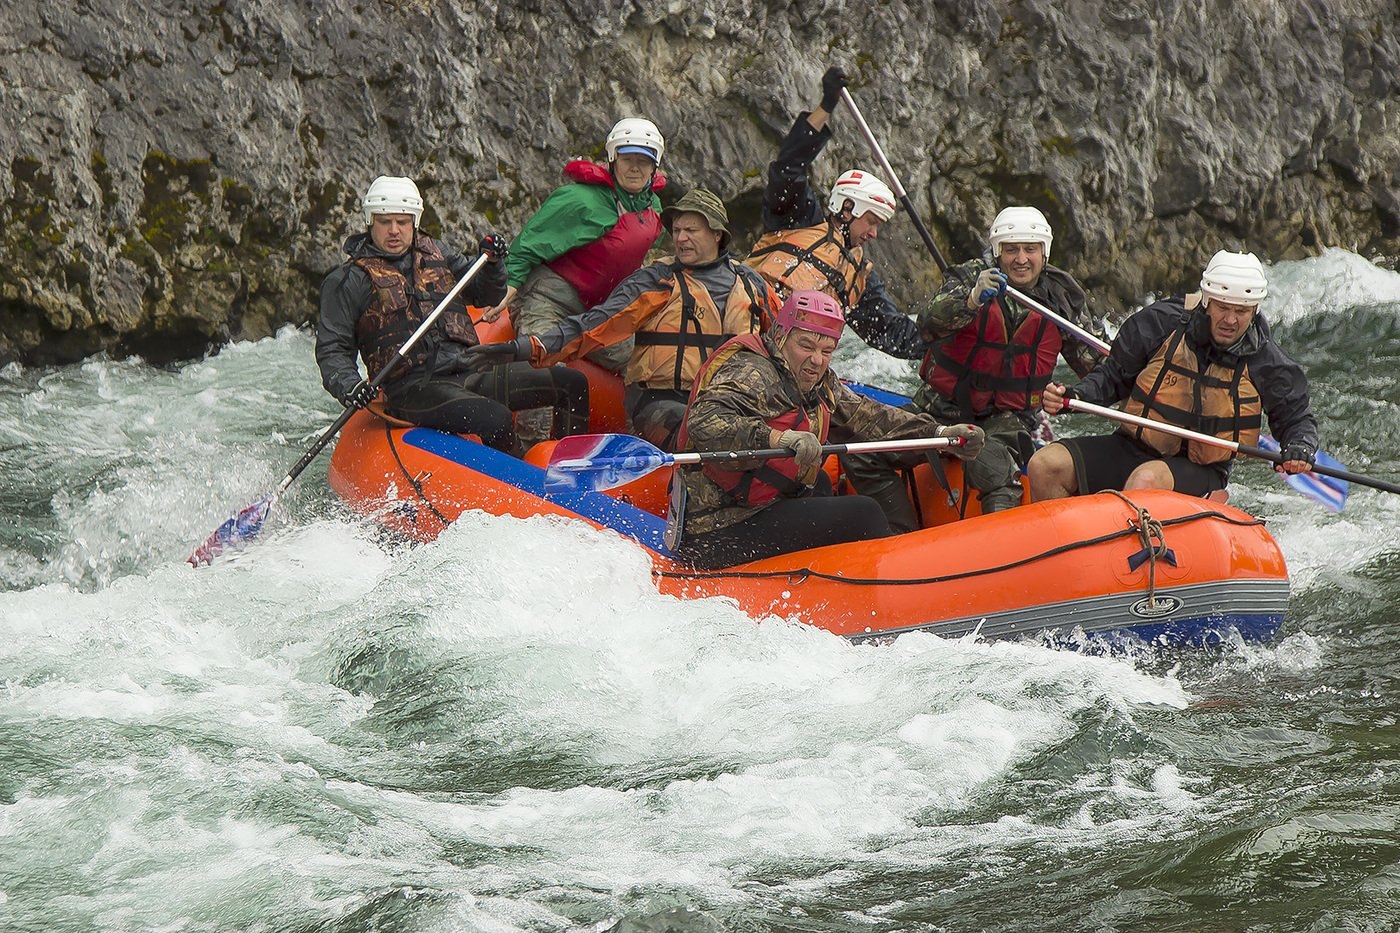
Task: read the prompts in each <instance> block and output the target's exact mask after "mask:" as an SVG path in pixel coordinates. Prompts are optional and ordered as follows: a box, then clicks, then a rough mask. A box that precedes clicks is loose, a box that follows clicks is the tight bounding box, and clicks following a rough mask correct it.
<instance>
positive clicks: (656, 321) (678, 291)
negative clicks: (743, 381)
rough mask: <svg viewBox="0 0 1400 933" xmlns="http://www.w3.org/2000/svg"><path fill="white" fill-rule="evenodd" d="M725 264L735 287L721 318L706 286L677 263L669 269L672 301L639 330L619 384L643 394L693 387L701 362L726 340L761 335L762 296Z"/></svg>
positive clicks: (742, 273)
mask: <svg viewBox="0 0 1400 933" xmlns="http://www.w3.org/2000/svg"><path fill="white" fill-rule="evenodd" d="M727 262H728V263H729V265H730V267H731V268H732V269H733V271H734V278H735V282H734V287H733V288H731V289H730V290H729V300H728V301H726V302H725V305H724V312H723V313H722V314H721V313H720V311H719V309H718V308H716V307H715V300H714V299H713V298H712V297H710V293H709V292H708V291H706V290H705V286H704V285H702V284H700V282H699V281H697V280H696V279H695V278H693V277H692V276H691V274H690V272H689V270H687V269H686V268H685V267H684V266H682V265H681V264H680V263H679V262H672V263H671V273H672V278H671V282H672V285H671V298H670V300H669V301H668V302H667V303H666V306H665V307H664V308H662V309H661V310H660V311H659V312H657V313H656V314H654V315H652V316H651V317H650V318H648V319H647V321H646V322H645V323H644V324H643V325H642V326H641V327H640V328H638V330H637V333H636V345H635V346H636V349H635V350H634V351H633V353H632V358H631V359H630V360H628V361H627V367H626V369H624V370H623V381H624V382H626V383H627V384H628V385H629V386H630V385H640V386H642V387H643V388H646V389H673V390H684V389H685V388H686V387H688V386H689V385H690V384H691V383H693V382H694V381H695V377H696V375H697V374H698V373H699V372H700V368H701V364H702V363H704V362H705V358H706V357H707V356H709V355H710V354H711V353H713V352H714V351H715V350H718V349H719V347H720V345H721V344H723V343H724V342H725V341H726V340H728V339H729V338H730V337H735V336H738V335H739V334H756V333H760V332H762V330H763V328H764V327H765V326H766V323H767V322H766V321H765V320H764V312H765V310H766V308H767V302H766V301H765V299H764V297H763V295H766V291H765V292H764V293H763V294H760V293H759V291H758V288H759V286H757V285H756V284H755V283H754V282H753V281H752V280H750V279H749V278H748V276H746V275H745V273H746V272H747V271H748V270H747V269H745V268H744V266H743V265H742V264H740V263H738V262H735V261H734V260H732V259H730V260H727ZM663 284H664V280H663Z"/></svg>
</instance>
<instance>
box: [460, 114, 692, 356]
mask: <svg viewBox="0 0 1400 933" xmlns="http://www.w3.org/2000/svg"><path fill="white" fill-rule="evenodd" d="M604 148H605V149H606V150H607V154H608V162H607V165H600V164H599V163H597V162H593V161H590V160H586V159H574V160H573V161H571V162H569V163H568V164H567V165H565V166H564V177H565V179H567V181H568V182H569V183H567V184H565V185H563V186H561V187H559V188H556V189H554V191H553V193H551V194H550V196H549V197H548V198H546V199H545V201H544V204H542V205H540V209H539V210H537V211H535V213H534V214H533V215H531V217H530V219H529V220H527V221H525V226H523V227H521V228H520V233H519V235H517V236H516V237H515V240H514V242H512V243H511V249H510V259H509V260H508V261H507V262H506V297H505V300H503V301H502V302H501V303H500V304H498V305H496V307H494V308H492V309H490V310H489V311H487V312H486V320H488V321H494V320H495V319H496V318H497V317H499V316H500V314H501V312H502V311H504V310H505V309H506V308H507V307H509V308H510V313H511V323H512V324H513V325H514V326H515V332H516V334H517V335H526V334H542V333H544V332H545V331H548V330H549V329H550V328H552V327H553V326H554V325H555V324H557V323H559V322H560V321H562V320H564V319H565V318H567V317H569V316H570V315H573V314H582V313H583V312H584V311H587V310H588V309H589V308H592V307H594V306H596V305H600V304H602V303H603V300H604V299H606V298H607V297H608V295H609V294H611V292H612V290H613V289H614V288H616V287H617V285H618V283H619V282H621V281H622V280H623V279H625V278H627V276H629V275H631V274H632V273H633V272H636V271H637V270H638V269H640V268H641V267H642V262H643V261H644V260H645V259H646V256H647V252H648V251H649V250H651V248H652V247H653V246H654V245H655V244H656V241H657V240H658V239H660V238H661V232H662V231H661V201H660V200H659V199H658V198H657V196H656V192H658V191H660V190H661V189H662V188H663V187H665V184H666V179H665V178H664V177H663V176H662V175H661V174H660V173H659V172H658V168H659V167H660V165H661V157H662V155H663V154H664V153H665V151H666V140H665V139H663V138H662V136H661V131H660V130H658V129H657V128H656V124H655V123H652V122H651V121H650V120H644V119H641V118H640V117H627V118H625V119H622V120H619V121H618V122H617V124H616V125H615V126H613V128H612V130H611V132H609V133H608V136H607V139H606V140H605V141H604ZM631 356H632V341H631V340H630V339H628V340H624V341H621V342H620V343H617V344H614V345H613V346H610V347H604V348H602V349H599V350H595V351H594V352H593V353H591V354H589V356H588V359H589V360H591V361H593V362H594V363H597V364H598V365H599V366H602V367H603V368H604V369H607V370H610V371H612V372H620V371H621V370H622V367H623V366H625V365H626V364H627V360H628V359H629V358H631Z"/></svg>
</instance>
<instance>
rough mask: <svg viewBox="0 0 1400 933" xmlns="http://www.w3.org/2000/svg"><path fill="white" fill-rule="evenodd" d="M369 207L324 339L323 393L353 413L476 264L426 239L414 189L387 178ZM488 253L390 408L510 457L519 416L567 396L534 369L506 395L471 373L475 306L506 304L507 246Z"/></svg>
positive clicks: (335, 287)
mask: <svg viewBox="0 0 1400 933" xmlns="http://www.w3.org/2000/svg"><path fill="white" fill-rule="evenodd" d="M361 207H362V209H363V212H364V219H365V224H366V226H367V229H366V230H365V231H364V232H363V233H357V234H355V235H354V236H351V237H350V238H349V239H347V240H346V241H345V252H346V254H347V259H346V261H345V262H344V263H343V264H342V265H340V266H338V267H336V268H335V269H333V270H331V272H330V274H328V275H327V276H326V278H325V280H324V281H323V282H322V283H321V315H320V321H319V325H318V327H317V331H316V363H317V365H318V366H319V367H320V369H321V383H322V385H324V386H325V388H326V391H328V392H329V393H331V395H333V396H335V397H336V399H337V400H339V401H340V403H341V404H342V405H345V406H346V407H353V408H363V407H365V406H366V405H368V404H369V403H370V401H372V398H371V395H370V391H369V380H370V379H373V378H374V377H375V376H376V375H377V374H378V373H379V371H380V370H381V369H383V368H385V367H386V366H388V365H389V363H390V361H391V360H393V359H394V357H395V356H396V354H397V352H398V349H399V348H400V347H401V346H402V345H403V344H404V343H405V342H406V341H407V340H408V338H409V336H411V335H412V334H413V332H414V331H415V330H417V329H418V327H419V325H420V324H422V323H423V320H424V319H425V318H426V317H427V316H428V315H429V314H431V313H432V311H433V309H434V308H436V307H437V305H438V303H439V302H441V300H442V298H443V296H445V295H446V294H447V293H448V292H449V291H450V290H451V289H452V287H453V285H455V284H456V282H457V280H458V278H460V277H461V275H462V274H463V273H465V272H466V270H467V269H468V267H470V266H471V264H472V262H473V261H474V260H475V257H474V256H472V257H468V256H463V255H461V254H459V253H456V252H453V251H450V250H445V249H443V248H442V247H441V246H440V245H439V244H438V243H436V242H435V241H433V239H432V238H430V237H428V236H427V235H426V234H424V233H423V232H422V231H421V230H419V229H418V224H419V221H420V220H421V218H422V216H423V198H422V196H421V195H420V194H419V192H418V186H417V185H415V184H414V183H413V180H412V179H409V178H402V177H394V176H387V175H381V176H379V177H378V178H376V179H375V180H374V182H373V183H372V184H371V185H370V186H369V190H368V191H366V192H365V196H364V199H363V201H362V202H361ZM480 249H481V251H482V252H483V253H486V254H488V255H489V256H490V257H491V258H492V260H493V261H492V262H490V263H488V264H487V265H486V266H485V267H484V268H483V269H482V270H481V271H480V272H479V273H478V274H477V275H476V277H475V278H473V279H472V281H471V282H470V283H468V284H467V285H466V286H465V287H464V288H463V289H462V291H461V292H460V293H459V294H460V297H459V298H458V299H457V300H456V301H455V302H454V303H453V304H452V305H450V306H448V308H447V309H446V310H444V311H443V313H442V314H441V315H440V316H439V317H438V319H437V321H436V322H435V323H434V325H433V327H432V329H431V330H430V331H429V332H428V333H427V334H425V335H424V336H423V337H422V338H421V339H420V340H419V341H418V342H417V343H416V344H414V346H413V348H412V349H411V350H410V351H409V353H408V356H407V358H406V359H405V360H404V361H403V362H402V363H399V364H398V366H397V367H396V368H395V370H394V374H393V375H392V376H391V377H390V378H389V381H388V382H386V383H385V384H384V386H383V388H384V393H385V396H386V397H387V405H386V408H387V410H388V411H389V413H390V414H392V415H394V416H395V417H398V418H402V419H403V420H405V421H411V422H413V423H415V424H421V425H424V426H425V427H431V428H437V429H439V430H442V431H451V432H456V433H459V434H476V435H479V436H480V437H481V439H482V440H483V441H484V442H485V443H487V444H489V445H491V446H492V447H496V448H498V449H501V450H509V449H510V448H511V447H512V445H513V443H514V440H515V432H514V428H513V425H512V422H511V408H512V407H515V408H521V407H532V406H533V405H545V404H552V403H554V402H555V401H556V400H557V399H558V398H559V397H560V396H561V395H562V393H561V392H560V391H559V390H557V389H556V388H555V387H554V385H553V383H552V381H551V380H550V379H549V378H548V376H547V374H546V375H545V376H544V377H543V378H542V377H541V375H540V374H536V373H534V372H533V371H532V370H530V369H529V368H528V367H522V369H523V370H524V371H525V372H524V374H523V377H522V380H521V381H520V382H518V383H517V384H516V385H515V386H514V387H513V388H512V389H511V390H510V391H509V392H505V391H502V390H501V381H500V380H499V379H494V378H492V379H488V378H486V377H483V376H480V375H477V374H474V373H469V372H468V371H467V367H465V366H464V365H463V362H462V354H463V353H464V352H465V351H466V350H467V349H468V348H469V347H472V346H474V345H475V344H476V343H477V336H476V329H475V327H474V325H473V323H472V319H471V316H470V315H469V314H468V312H467V306H468V305H476V306H490V305H493V304H495V303H496V302H498V301H500V300H501V297H502V295H504V294H505V270H504V262H503V260H504V259H505V258H506V255H507V248H506V241H505V240H504V238H502V237H500V236H497V235H496V234H489V235H487V236H485V237H483V238H482V239H481V243H480ZM357 356H358V357H360V358H362V359H363V360H364V363H365V367H366V369H367V370H368V377H367V378H362V377H361V376H360V370H359V366H358V364H357V362H356V357H357ZM574 375H576V376H578V377H579V378H580V379H583V377H582V375H581V374H574ZM584 381H585V383H586V380H584ZM585 391H586V389H585ZM503 403H504V404H503ZM585 417H586V413H585Z"/></svg>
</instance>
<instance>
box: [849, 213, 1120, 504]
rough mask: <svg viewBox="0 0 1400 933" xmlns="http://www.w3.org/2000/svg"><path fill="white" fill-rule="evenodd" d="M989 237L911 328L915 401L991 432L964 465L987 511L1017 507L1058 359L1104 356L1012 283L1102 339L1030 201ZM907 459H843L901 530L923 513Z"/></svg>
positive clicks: (1077, 366) (1085, 364) (1002, 219)
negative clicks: (1026, 301)
mask: <svg viewBox="0 0 1400 933" xmlns="http://www.w3.org/2000/svg"><path fill="white" fill-rule="evenodd" d="M987 241H988V246H989V249H988V252H987V254H986V255H984V256H981V257H978V258H976V259H971V260H969V261H967V262H965V263H962V264H961V265H957V266H953V267H952V268H950V269H949V270H948V272H947V274H946V276H945V277H944V281H943V285H942V286H941V287H940V288H939V290H938V292H937V294H936V295H934V297H933V300H932V301H931V302H929V304H928V305H927V306H926V307H924V308H922V309H921V310H920V311H919V314H918V318H917V324H915V325H913V326H914V327H915V328H916V329H917V330H918V332H919V338H920V341H921V343H922V346H923V348H924V349H923V353H922V355H923V366H922V367H921V368H920V370H919V375H920V377H921V378H922V379H923V385H921V386H920V387H919V392H918V393H917V395H916V397H915V400H914V407H915V408H917V409H918V410H920V411H925V412H928V413H929V414H931V415H933V416H934V417H935V418H938V419H939V420H940V421H957V420H965V421H970V422H972V423H973V424H976V425H978V426H980V427H981V428H982V429H983V430H985V431H986V432H987V445H986V447H984V448H983V450H982V455H981V456H980V457H978V458H977V459H976V460H975V461H973V462H971V463H968V464H966V465H965V467H964V472H963V475H964V477H966V480H967V483H968V485H969V486H971V488H972V489H973V490H975V491H976V493H977V496H978V498H979V500H980V504H981V507H982V512H983V513H990V512H999V511H1003V510H1005V509H1009V508H1013V507H1015V506H1017V505H1020V504H1021V498H1022V492H1021V486H1020V483H1019V481H1018V475H1019V473H1020V470H1021V465H1022V462H1023V461H1024V460H1025V459H1026V457H1028V456H1029V447H1030V434H1031V432H1033V431H1034V430H1035V428H1036V409H1038V408H1039V407H1040V393H1041V390H1042V389H1043V388H1044V387H1045V385H1046V383H1048V382H1049V381H1050V378H1051V375H1052V374H1053V373H1054V369H1055V364H1056V361H1057V360H1058V359H1059V358H1060V357H1063V358H1064V360H1065V362H1067V363H1068V364H1069V366H1070V368H1071V369H1073V370H1074V371H1075V372H1076V373H1078V374H1079V375H1081V376H1082V375H1084V374H1085V373H1087V372H1089V371H1090V370H1091V369H1092V368H1093V367H1094V365H1095V364H1096V363H1097V362H1098V359H1099V355H1098V351H1096V350H1095V349H1094V348H1093V347H1090V346H1089V345H1088V344H1085V343H1083V342H1082V341H1080V340H1079V339H1078V338H1077V337H1074V336H1072V335H1070V334H1068V333H1065V332H1063V331H1061V330H1060V329H1059V327H1057V326H1056V325H1055V324H1054V323H1053V322H1051V321H1050V320H1049V319H1048V318H1046V317H1044V316H1042V315H1041V314H1039V313H1038V312H1036V311H1034V310H1033V309H1031V308H1028V307H1024V306H1022V305H1021V304H1020V303H1019V302H1017V301H1016V300H1015V299H1013V298H1011V296H1010V295H1009V294H1007V292H1006V287H1007V286H1008V285H1010V286H1012V287H1013V288H1015V289H1016V290H1017V291H1019V292H1020V293H1022V294H1023V295H1026V296H1027V297H1030V298H1033V299H1035V300H1036V301H1038V302H1040V303H1041V304H1043V305H1045V306H1046V307H1048V308H1049V309H1050V310H1051V311H1054V312H1056V313H1057V314H1059V315H1060V316H1061V317H1063V318H1066V319H1068V320H1070V321H1071V322H1073V323H1076V324H1078V325H1080V326H1081V327H1083V328H1084V329H1085V330H1087V331H1089V332H1090V333H1093V334H1095V335H1097V336H1100V337H1102V336H1103V325H1102V323H1101V322H1100V321H1099V320H1097V319H1096V318H1093V317H1092V316H1091V315H1090V313H1089V311H1088V302H1087V300H1086V298H1085V295H1084V290H1083V289H1082V288H1080V286H1079V283H1078V282H1076V281H1075V280H1074V278H1073V277H1072V276H1071V275H1070V274H1069V273H1068V272H1065V271H1064V270H1063V269H1060V268H1058V267H1057V266H1053V265H1051V264H1050V246H1051V243H1052V242H1053V241H1054V233H1053V231H1052V230H1051V228H1050V223H1049V221H1047V220H1046V219H1045V215H1044V214H1042V213H1041V212H1040V211H1039V210H1037V209H1036V208H1034V207H1028V206H1012V207H1007V208H1005V209H1004V210H1002V211H1001V212H1000V213H999V214H997V216H996V219H995V220H993V221H992V225H991V228H990V230H989V231H988V237H987ZM911 460H912V458H910V457H908V456H904V457H898V456H893V455H888V454H874V455H868V456H865V457H859V458H856V457H852V458H850V459H849V462H848V463H847V471H846V472H847V476H848V477H849V478H850V480H851V483H852V485H854V486H855V488H856V489H857V490H859V491H860V492H861V493H863V494H865V495H868V496H871V497H872V498H875V499H876V500H877V501H879V502H880V503H881V504H883V505H884V506H885V508H886V512H887V514H889V516H890V523H891V524H892V525H893V526H894V527H895V528H896V529H897V530H904V529H905V528H907V527H910V526H912V525H913V524H914V522H915V521H916V520H917V519H916V515H915V512H914V506H913V503H912V502H911V501H910V499H909V495H908V492H907V491H906V484H905V482H904V480H903V478H902V477H901V476H900V475H899V472H898V470H899V468H900V467H903V466H908V465H910V463H911Z"/></svg>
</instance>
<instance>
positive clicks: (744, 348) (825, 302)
mask: <svg viewBox="0 0 1400 933" xmlns="http://www.w3.org/2000/svg"><path fill="white" fill-rule="evenodd" d="M845 326H846V315H845V313H844V311H843V310H842V308H841V305H840V303H839V302H837V301H836V300H835V299H834V298H832V297H831V296H829V295H826V294H824V293H823V292H819V291H814V290H804V291H795V292H793V293H792V294H791V295H790V296H788V299H787V301H785V302H784V303H783V305H782V307H781V308H780V309H779V311H778V314H777V317H776V320H775V323H774V326H773V327H772V328H770V329H769V330H768V332H767V333H765V334H763V335H761V336H760V335H757V334H742V335H740V336H738V337H735V338H733V339H731V340H729V341H728V342H727V343H725V344H724V345H723V346H721V347H720V348H719V349H718V350H716V351H715V353H714V354H713V355H712V356H711V357H710V358H709V359H708V360H706V362H705V365H704V366H703V367H702V368H701V370H700V374H699V375H698V376H697V377H696V379H695V384H694V387H693V388H692V389H691V392H690V401H689V404H688V405H687V407H686V413H685V420H684V421H683V422H682V425H681V430H680V435H679V438H678V444H677V449H678V450H702V451H705V450H754V449H763V448H776V447H786V448H788V449H789V450H791V451H792V452H793V457H792V458H791V459H779V460H766V461H761V462H754V461H738V462H736V463H734V464H725V465H724V466H717V465H707V466H706V467H704V468H703V469H698V470H687V471H685V472H684V473H682V474H678V477H677V480H676V481H677V482H684V483H685V484H686V500H687V503H688V504H687V507H686V514H685V524H684V530H685V537H684V539H683V540H682V542H681V544H680V546H679V547H678V548H677V550H676V555H677V556H678V557H680V558H681V559H683V560H686V561H689V562H691V563H692V564H694V565H695V566H698V567H724V566H730V565H732V564H737V563H742V562H744V561H751V560H759V559H761V558H764V557H771V556H773V555H775V554H783V553H787V552H789V551H795V550H801V549H804V548H810V547H820V546H822V545H826V544H839V543H842V542H845V541H859V540H864V539H867V538H879V537H884V536H886V535H888V534H889V533H890V526H889V522H888V521H887V520H886V519H885V514H884V512H883V511H882V510H881V508H880V506H879V504H878V503H876V502H875V501H874V500H873V499H869V498H867V497H865V496H834V497H833V496H832V488H831V483H830V481H829V480H828V479H827V478H826V474H825V473H823V472H822V471H821V464H822V459H823V458H822V453H821V446H822V444H823V443H826V442H827V441H828V440H831V441H832V442H834V443H846V442H850V441H860V440H895V439H900V438H914V437H939V436H951V437H963V438H965V439H966V444H965V446H963V447H959V448H955V450H956V451H957V456H959V457H961V458H963V459H974V458H975V457H976V456H977V453H978V452H979V451H980V450H981V448H982V442H983V434H982V429H981V428H978V427H974V426H972V425H967V424H959V425H949V426H945V425H940V424H939V423H938V422H937V421H935V420H934V419H933V418H931V417H930V416H928V415H924V414H916V413H914V412H908V411H904V410H902V409H898V408H893V407H891V406H889V405H884V404H882V403H880V402H877V401H875V400H874V399H871V398H867V397H866V396H863V395H860V394H858V393H856V392H855V391H853V390H852V389H850V388H849V387H847V386H846V385H844V384H843V383H842V382H841V380H840V379H839V378H837V376H836V374H835V373H833V372H832V371H831V365H830V364H831V354H832V351H834V350H835V349H836V342H837V340H839V339H840V337H841V333H842V331H843V330H844V329H845Z"/></svg>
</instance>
